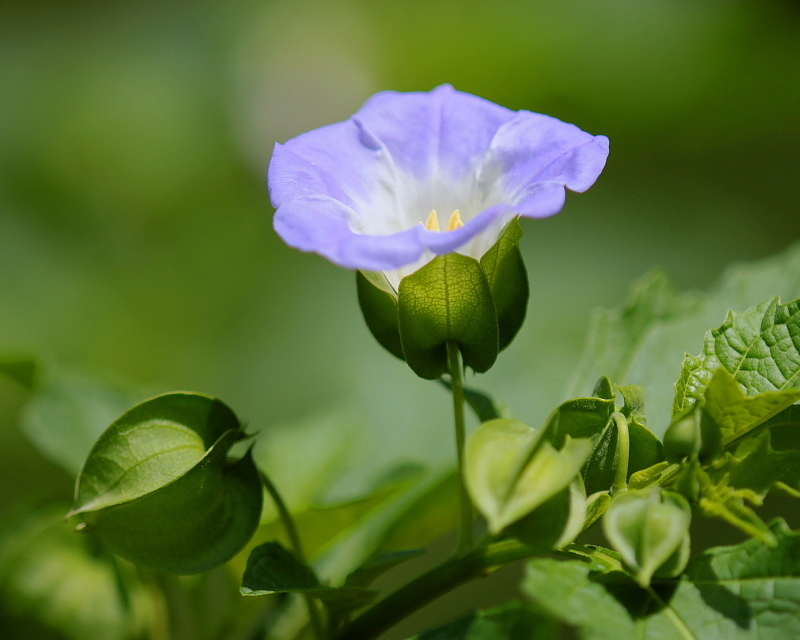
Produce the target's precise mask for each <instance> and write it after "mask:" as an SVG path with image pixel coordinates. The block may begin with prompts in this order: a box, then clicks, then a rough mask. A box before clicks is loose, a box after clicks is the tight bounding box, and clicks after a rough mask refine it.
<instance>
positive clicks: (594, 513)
mask: <svg viewBox="0 0 800 640" xmlns="http://www.w3.org/2000/svg"><path fill="white" fill-rule="evenodd" d="M609 504H611V494H610V493H609V492H608V491H597V492H595V493H593V494H592V495H590V496H589V497H588V498H587V499H586V521H585V523H584V525H583V528H584V529H588V528H589V527H591V526H592V525H593V524H594V523H595V522H597V521H598V520H599V519H600V517H601V516H602V515H603V514H604V513H605V512H606V509H608V505H609Z"/></svg>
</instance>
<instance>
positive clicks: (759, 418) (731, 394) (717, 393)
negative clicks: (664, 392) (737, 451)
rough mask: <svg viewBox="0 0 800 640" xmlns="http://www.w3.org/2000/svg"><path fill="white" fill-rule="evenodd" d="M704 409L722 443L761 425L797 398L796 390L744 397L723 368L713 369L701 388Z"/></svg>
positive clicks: (739, 387) (740, 388) (799, 397)
mask: <svg viewBox="0 0 800 640" xmlns="http://www.w3.org/2000/svg"><path fill="white" fill-rule="evenodd" d="M704 397H705V408H706V411H708V412H709V413H710V414H711V416H712V417H713V418H714V420H715V421H716V423H717V424H718V425H719V427H720V429H721V431H722V438H723V442H724V444H726V445H728V444H730V443H731V442H733V441H734V440H736V439H737V438H741V437H742V436H744V435H746V434H747V433H748V432H750V431H752V430H753V429H755V428H756V427H757V426H759V425H761V424H763V423H764V422H766V421H767V420H769V419H770V418H772V417H773V416H775V415H777V414H778V413H780V412H781V411H783V410H784V409H786V408H788V407H790V406H791V405H793V404H794V403H795V402H797V401H798V400H800V389H784V390H782V391H771V392H767V393H760V394H758V395H755V396H752V397H747V396H745V394H744V391H742V387H741V386H740V384H739V383H738V382H737V381H736V379H735V378H734V377H733V376H732V375H731V374H730V373H729V372H728V370H727V369H722V368H720V369H717V370H716V371H715V372H714V375H713V376H712V378H711V381H710V382H709V384H708V387H707V388H706V390H705V394H704Z"/></svg>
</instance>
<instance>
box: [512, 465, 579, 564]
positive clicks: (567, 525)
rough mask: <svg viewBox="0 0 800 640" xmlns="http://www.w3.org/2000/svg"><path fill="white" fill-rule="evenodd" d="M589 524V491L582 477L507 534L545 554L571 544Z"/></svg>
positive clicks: (515, 525) (516, 524) (517, 523)
mask: <svg viewBox="0 0 800 640" xmlns="http://www.w3.org/2000/svg"><path fill="white" fill-rule="evenodd" d="M585 522H586V490H585V489H584V488H583V482H581V481H580V478H578V479H577V480H576V481H575V482H573V483H572V484H570V485H569V487H567V488H566V489H563V490H562V491H560V492H559V493H557V494H556V495H554V496H553V497H552V498H550V499H549V500H547V501H546V502H544V503H543V504H542V505H540V506H539V507H537V508H536V509H534V510H533V512H531V513H529V514H528V515H527V516H525V517H524V518H522V520H520V521H519V522H516V523H514V524H512V525H511V526H509V527H508V528H507V530H506V531H507V532H508V533H509V534H510V535H512V536H514V537H515V538H518V539H519V540H521V541H522V542H524V543H525V544H527V545H530V546H531V547H534V548H536V549H539V550H541V552H545V551H552V550H554V549H562V548H563V547H565V546H567V545H568V544H570V543H571V542H572V541H573V540H575V538H576V537H577V536H578V534H579V533H580V532H581V530H583V529H584V523H585Z"/></svg>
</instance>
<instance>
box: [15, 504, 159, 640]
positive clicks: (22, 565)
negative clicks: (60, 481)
mask: <svg viewBox="0 0 800 640" xmlns="http://www.w3.org/2000/svg"><path fill="white" fill-rule="evenodd" d="M63 515H64V511H63V508H62V507H61V505H52V506H50V507H48V508H46V509H43V510H41V511H39V512H36V513H34V514H33V515H32V516H30V517H28V518H27V519H26V520H25V521H23V522H21V523H19V525H18V526H17V527H16V528H14V529H13V531H11V533H10V535H8V536H6V538H5V539H4V540H3V542H2V544H0V600H2V602H3V605H4V607H5V608H6V609H7V611H9V612H10V613H12V614H14V615H15V616H19V617H23V618H34V619H38V620H40V621H41V622H42V623H44V624H45V625H46V626H47V627H49V628H51V629H55V630H57V631H59V632H60V633H62V634H63V637H66V638H70V639H72V640H86V638H99V639H102V640H129V639H134V638H139V637H141V635H142V634H143V633H144V632H145V631H146V630H147V629H148V628H149V627H150V626H151V624H152V622H153V617H154V606H155V602H154V600H153V598H152V597H151V594H150V593H148V591H147V590H146V589H145V587H144V586H143V584H142V583H141V582H140V581H139V579H138V578H137V576H136V572H135V571H134V570H133V568H132V567H131V566H130V565H128V564H126V563H121V562H115V561H114V559H113V558H112V557H111V555H110V554H109V553H108V552H107V551H104V549H103V547H102V545H101V544H100V543H99V541H98V540H96V539H94V538H91V537H87V536H78V535H76V534H75V532H74V531H73V528H72V527H70V526H69V525H68V524H66V523H65V522H64V521H63Z"/></svg>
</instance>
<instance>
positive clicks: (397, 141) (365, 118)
mask: <svg viewBox="0 0 800 640" xmlns="http://www.w3.org/2000/svg"><path fill="white" fill-rule="evenodd" d="M515 115H516V114H515V112H514V111H511V110H510V109H506V108H505V107H501V106H499V105H496V104H494V103H493V102H489V101H488V100H484V99H483V98H479V97H478V96H474V95H472V94H469V93H463V92H461V91H456V90H455V89H454V88H453V87H452V86H450V85H449V84H445V85H441V86H440V87H437V88H436V89H434V90H433V91H431V92H427V93H423V92H419V91H417V92H410V93H400V92H398V91H382V92H380V93H377V94H375V95H374V96H372V97H371V98H370V99H369V100H367V102H366V103H365V104H364V106H363V107H361V109H360V110H359V112H358V113H357V114H356V115H355V116H354V119H355V120H356V121H358V122H359V123H360V124H361V125H362V126H363V127H364V129H365V130H367V131H368V132H369V133H370V134H372V135H373V136H374V138H375V139H376V140H378V141H380V143H382V144H383V145H384V147H385V148H386V150H387V151H388V153H389V154H390V155H391V157H392V159H393V160H394V162H395V164H396V166H397V167H398V168H399V169H400V170H401V171H403V172H406V173H410V174H412V175H414V176H415V177H416V178H417V179H420V180H432V179H436V178H438V177H442V178H444V179H448V180H460V179H462V178H464V177H465V176H467V175H469V174H470V173H471V172H472V171H473V168H474V167H475V164H476V160H479V159H482V158H483V156H484V154H485V153H486V151H487V150H488V149H489V146H490V145H491V143H492V140H493V138H494V136H495V134H496V133H497V131H498V129H499V128H500V127H501V125H503V124H504V123H506V122H509V121H511V120H512V119H513V118H514V116H515Z"/></svg>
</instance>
